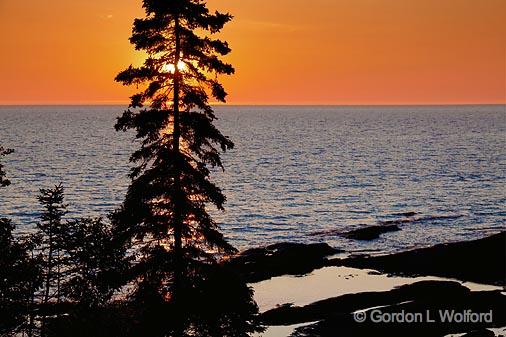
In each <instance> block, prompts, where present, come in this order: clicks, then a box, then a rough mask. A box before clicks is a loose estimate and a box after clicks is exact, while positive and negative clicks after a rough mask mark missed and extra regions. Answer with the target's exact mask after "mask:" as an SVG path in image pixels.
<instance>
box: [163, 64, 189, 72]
mask: <svg viewBox="0 0 506 337" xmlns="http://www.w3.org/2000/svg"><path fill="white" fill-rule="evenodd" d="M177 69H178V70H179V71H185V70H186V69H188V67H187V66H186V63H184V62H183V61H179V62H178V63H177ZM162 70H163V71H164V72H166V73H171V74H174V73H175V72H176V67H175V66H174V64H172V63H168V64H164V65H163V66H162Z"/></svg>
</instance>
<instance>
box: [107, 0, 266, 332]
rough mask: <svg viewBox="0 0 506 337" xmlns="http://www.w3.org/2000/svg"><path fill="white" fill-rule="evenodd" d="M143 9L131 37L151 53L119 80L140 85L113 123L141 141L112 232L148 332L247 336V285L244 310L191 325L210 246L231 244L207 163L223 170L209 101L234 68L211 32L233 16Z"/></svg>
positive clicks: (225, 250)
mask: <svg viewBox="0 0 506 337" xmlns="http://www.w3.org/2000/svg"><path fill="white" fill-rule="evenodd" d="M143 8H144V10H145V13H146V16H145V17H144V18H142V19H136V20H135V21H134V25H133V32H132V36H131V38H130V41H131V43H132V44H133V45H134V46H135V48H136V49H137V50H142V51H145V52H146V53H147V55H148V57H147V59H146V60H145V62H144V64H143V65H142V66H140V67H133V66H130V67H129V68H128V69H126V70H124V71H122V72H121V73H119V74H118V76H117V77H116V80H117V81H118V82H121V83H123V84H125V85H136V86H138V87H141V88H142V91H141V92H140V93H137V94H135V95H133V96H132V97H131V103H130V106H129V109H128V110H127V111H125V112H124V114H123V115H122V116H121V117H120V118H119V119H118V121H117V124H116V129H117V130H118V131H119V130H122V131H126V130H129V129H133V130H135V131H136V138H137V139H138V140H140V142H141V147H140V149H139V150H137V151H135V152H134V153H133V154H132V156H131V161H132V162H133V163H135V164H136V166H135V167H134V168H133V169H132V172H131V174H130V177H131V179H132V182H131V185H130V187H129V189H128V192H127V195H126V198H125V200H124V202H123V204H122V206H121V208H120V209H119V210H118V211H117V212H116V213H115V214H114V216H113V220H114V222H115V225H116V233H117V234H118V235H120V236H122V237H123V239H124V240H125V241H126V242H132V243H133V244H134V247H137V252H138V253H139V255H140V256H139V258H137V259H136V260H135V261H134V264H133V267H132V279H133V280H134V281H135V282H136V285H137V287H136V293H135V295H134V297H133V298H134V299H135V300H136V301H137V303H138V304H139V306H138V308H139V310H140V311H142V315H143V318H142V319H140V320H141V321H142V320H144V321H145V322H149V323H146V324H149V327H150V331H151V334H150V336H178V337H179V336H186V335H193V336H200V335H201V336H235V337H237V336H242V335H247V334H246V333H247V331H252V330H254V329H255V328H254V325H253V324H251V317H252V316H251V314H252V313H254V312H256V310H257V309H256V304H255V303H254V302H253V301H252V299H251V291H249V289H248V288H247V287H246V286H245V285H244V287H243V288H241V289H243V290H244V291H243V293H242V295H241V296H242V297H241V299H244V301H243V305H244V307H243V308H242V309H241V310H237V311H235V312H233V311H234V310H230V308H228V310H230V311H229V312H228V313H223V316H222V317H219V314H218V313H215V315H216V316H214V318H215V320H214V322H215V323H214V324H215V327H213V330H212V331H214V332H213V333H212V334H209V331H211V330H206V329H207V328H203V327H199V324H198V323H195V322H196V321H197V320H199V319H198V318H195V319H194V321H193V323H192V322H190V318H191V317H192V315H194V316H195V317H196V316H199V317H201V318H202V317H203V316H204V315H203V314H202V313H198V310H193V309H195V307H197V306H198V305H199V304H198V303H196V302H195V301H194V300H195V298H198V296H196V295H195V294H196V293H198V292H199V291H202V289H203V288H205V287H206V286H208V285H209V283H206V280H211V279H215V278H214V277H211V276H209V275H213V274H214V273H215V272H216V270H217V269H216V268H217V266H218V264H217V256H216V254H215V253H216V252H219V253H221V254H229V253H234V252H235V251H236V250H235V249H234V248H233V247H232V246H231V245H230V244H229V243H228V242H227V241H226V240H225V239H224V237H223V235H222V234H221V233H220V231H219V228H218V225H217V224H216V222H215V221H214V220H213V219H212V218H211V217H210V215H209V214H208V212H207V209H206V207H207V206H210V205H214V206H215V207H217V208H218V209H219V210H223V205H224V202H225V196H224V195H223V193H222V191H221V190H220V188H218V187H217V186H216V185H215V184H214V183H213V182H212V181H211V180H210V172H211V171H210V170H211V169H212V168H223V165H222V161H221V158H220V152H221V151H226V150H229V149H232V147H233V143H232V141H230V140H229V139H228V138H227V137H226V136H224V135H223V134H222V133H221V132H220V131H219V130H218V129H217V128H216V127H215V126H214V125H213V122H214V120H215V119H216V116H215V114H214V112H213V109H212V107H211V106H210V104H209V100H210V99H212V98H213V99H215V100H217V101H221V102H225V98H226V92H225V90H224V88H223V86H222V85H221V84H220V82H219V81H218V75H220V74H226V75H230V74H233V73H234V68H233V67H232V66H231V65H230V64H227V63H225V62H224V61H223V60H222V59H221V57H222V56H225V55H227V54H228V53H229V52H230V48H229V46H228V44H227V42H224V41H221V40H219V39H216V38H214V36H213V35H214V34H215V33H218V32H219V31H220V30H221V29H222V28H223V27H224V25H225V24H226V23H227V22H229V21H230V20H231V19H232V16H231V15H230V14H224V13H219V12H214V13H212V12H210V11H209V9H208V8H207V4H206V2H205V1H202V0H170V1H169V0H144V1H143ZM203 284H206V286H204V285H203ZM215 290H216V289H215ZM201 295H202V294H201ZM232 296H233V295H232ZM190 299H191V300H190ZM191 301H193V302H191ZM190 303H191V304H190ZM167 305H169V306H168V307H167ZM191 306H193V307H191ZM160 308H165V309H160ZM170 308H171V309H170ZM167 310H169V311H170V312H171V313H172V316H171V315H168V314H167ZM192 310H193V311H192ZM210 310H212V309H210ZM207 314H209V312H207ZM227 315H228V316H227ZM234 315H235V316H234ZM232 316H234V319H239V320H242V321H243V327H242V328H243V332H242V333H239V332H238V331H239V329H235V330H234V331H232V330H231V329H229V330H227V326H229V325H230V324H229V323H230V319H231V317H232ZM167 317H169V320H171V321H172V323H173V326H172V327H171V326H170V324H168V322H166V321H167ZM203 322H204V319H202V320H201V321H200V323H203ZM208 328H209V327H208ZM199 331H200V332H199ZM190 332H191V333H190ZM144 333H145V330H144ZM139 334H140V335H142V331H141V332H140V333H139Z"/></svg>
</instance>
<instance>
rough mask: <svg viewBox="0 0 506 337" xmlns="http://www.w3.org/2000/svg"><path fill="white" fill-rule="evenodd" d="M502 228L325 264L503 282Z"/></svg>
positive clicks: (505, 239) (505, 270)
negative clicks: (479, 236)
mask: <svg viewBox="0 0 506 337" xmlns="http://www.w3.org/2000/svg"><path fill="white" fill-rule="evenodd" d="M505 245H506V232H502V233H499V234H495V235H492V236H490V237H486V238H483V239H478V240H473V241H464V242H456V243H448V244H440V245H436V246H433V247H429V248H421V249H415V250H411V251H406V252H401V253H396V254H391V255H382V256H363V257H350V258H346V259H331V260H330V261H329V263H328V265H333V266H348V267H355V268H368V269H375V270H380V271H382V272H386V273H390V274H397V275H407V276H427V275H432V276H442V277H448V278H457V279H459V280H463V281H471V282H477V283H485V284H493V285H503V286H504V285H505V283H506V280H505V275H506V253H505Z"/></svg>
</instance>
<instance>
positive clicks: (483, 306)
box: [262, 281, 506, 337]
mask: <svg viewBox="0 0 506 337" xmlns="http://www.w3.org/2000/svg"><path fill="white" fill-rule="evenodd" d="M366 309H367V311H366V313H365V320H364V321H360V322H357V321H355V319H354V315H353V312H355V311H357V310H366ZM373 310H375V311H376V314H374V315H373ZM466 310H467V311H468V310H471V311H472V312H473V313H492V314H491V315H489V316H488V317H490V320H482V321H480V322H470V321H464V322H451V323H450V322H448V321H444V319H443V318H442V317H443V316H442V315H441V312H443V311H447V312H452V311H453V312H454V313H463V312H465V311H466ZM378 313H379V314H378ZM399 313H402V314H401V315H404V317H405V320H404V321H401V318H400V316H399ZM407 313H412V314H417V316H414V318H415V319H416V321H411V322H407V320H408V316H406V314H407ZM383 314H387V316H388V317H390V318H391V317H393V315H397V316H396V317H397V318H395V320H394V321H390V322H385V321H383V322H378V321H377V319H378V317H379V316H380V315H383ZM373 317H374V319H375V320H376V321H374V320H373ZM429 318H430V319H431V320H432V321H429V320H428V319H429ZM262 320H263V321H264V322H265V323H266V324H268V325H290V324H297V323H305V322H313V321H318V323H316V324H312V325H309V326H305V327H301V328H299V329H297V331H296V333H295V334H294V335H293V336H299V337H302V336H312V337H317V336H320V337H331V336H332V337H334V336H342V337H348V336H349V337H351V336H353V337H357V336H392V337H396V336H416V337H418V336H420V337H422V336H423V337H426V336H431V337H432V336H445V335H447V334H450V333H462V332H466V331H474V330H477V329H484V328H487V327H501V326H504V325H505V324H506V302H505V297H504V295H502V294H501V293H500V292H499V291H488V292H471V291H470V290H469V289H467V288H466V287H464V286H462V285H460V284H459V283H458V282H446V281H442V282H440V281H423V282H417V283H414V284H411V285H406V286H402V287H399V288H396V289H393V290H391V291H386V292H368V293H359V294H348V295H343V296H339V297H335V298H331V299H326V300H323V301H318V302H315V303H312V304H309V305H306V306H303V307H294V306H288V305H285V306H281V307H279V308H276V309H272V310H269V311H267V312H265V313H264V314H262Z"/></svg>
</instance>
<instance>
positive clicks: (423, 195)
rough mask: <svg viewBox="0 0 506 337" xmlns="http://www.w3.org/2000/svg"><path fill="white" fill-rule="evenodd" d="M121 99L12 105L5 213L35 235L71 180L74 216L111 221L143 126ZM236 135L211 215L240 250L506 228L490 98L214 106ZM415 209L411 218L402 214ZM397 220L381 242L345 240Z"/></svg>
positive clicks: (383, 248) (389, 243)
mask: <svg viewBox="0 0 506 337" xmlns="http://www.w3.org/2000/svg"><path fill="white" fill-rule="evenodd" d="M122 110H123V107H121V106H30V107H26V106H25V107H23V106H4V107H0V144H1V145H3V146H4V147H8V148H13V149H15V151H16V152H15V153H13V154H11V155H9V156H8V157H7V158H5V160H4V164H5V166H6V167H5V169H6V171H7V173H8V177H9V178H10V179H11V181H12V185H11V186H9V187H8V188H6V189H2V190H1V191H0V216H7V217H10V218H12V219H13V220H14V222H15V223H16V224H18V229H19V230H20V231H29V230H30V229H31V228H32V226H33V224H34V223H35V222H36V221H37V216H38V214H39V212H40V206H39V205H38V203H37V200H36V196H37V193H38V190H39V189H40V188H48V187H51V186H52V185H54V184H57V183H60V182H62V183H63V185H64V186H65V192H66V201H67V202H68V203H69V204H70V206H69V210H70V213H69V215H68V216H69V217H80V216H88V215H92V216H99V215H101V216H106V215H107V213H108V212H110V211H112V210H113V209H114V208H115V207H116V206H117V205H118V204H119V203H121V201H122V199H123V196H124V194H125V191H126V188H127V186H128V183H129V179H128V178H127V174H128V172H129V169H130V163H129V162H128V158H129V155H130V153H131V152H132V151H133V149H135V148H136V145H135V143H134V142H133V141H132V140H133V134H132V133H118V132H115V131H114V128H113V125H114V123H115V119H116V117H117V116H119V115H120V114H121V112H122ZM216 111H217V115H218V117H219V121H217V125H218V127H219V128H221V130H222V131H223V132H224V133H225V134H226V135H229V136H230V137H231V139H232V140H233V141H234V142H235V145H236V147H235V149H234V150H233V151H231V152H228V153H226V154H225V155H224V156H223V158H224V163H225V166H226V171H225V172H223V173H221V172H216V173H215V174H214V175H213V179H214V181H215V182H216V183H217V184H218V185H219V186H221V187H222V188H223V190H224V192H225V194H226V195H227V197H228V201H227V204H226V212H224V213H221V212H218V211H214V210H212V214H213V215H214V216H215V218H216V220H217V221H218V222H219V223H220V224H221V227H222V229H223V231H224V232H225V234H226V236H227V237H228V238H229V239H230V241H231V242H232V243H233V244H234V245H236V246H237V247H238V248H241V249H244V248H247V247H252V246H258V245H265V244H269V243H275V242H280V241H294V242H328V243H329V244H331V245H333V246H335V247H340V248H344V249H346V250H348V251H352V252H389V251H397V250H404V249H409V248H413V247H419V246H427V245H432V244H436V243H441V242H449V241H459V240H467V239H472V238H478V237H482V236H485V235H488V234H491V233H495V232H498V231H500V230H504V229H505V219H506V210H505V206H506V190H505V181H506V180H505V176H506V111H505V106H504V105H490V106H423V107H422V106H395V107H387V106H382V107H374V106H371V107H318V106H305V107H300V106H299V107H294V106H286V107H285V106H283V107H281V106H276V107H267V106H248V107H246V106H240V107H233V106H229V107H223V106H219V107H216ZM404 213H407V214H404ZM388 221H393V222H394V223H398V225H399V227H400V228H401V231H397V232H392V233H386V234H384V235H383V236H382V237H380V238H379V239H377V240H374V241H370V242H360V241H353V240H349V239H346V238H344V237H343V236H342V235H341V234H342V233H344V232H346V231H349V230H352V229H355V228H360V227H363V226H367V225H374V224H382V223H388Z"/></svg>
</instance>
